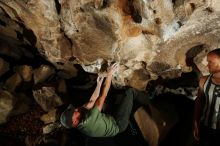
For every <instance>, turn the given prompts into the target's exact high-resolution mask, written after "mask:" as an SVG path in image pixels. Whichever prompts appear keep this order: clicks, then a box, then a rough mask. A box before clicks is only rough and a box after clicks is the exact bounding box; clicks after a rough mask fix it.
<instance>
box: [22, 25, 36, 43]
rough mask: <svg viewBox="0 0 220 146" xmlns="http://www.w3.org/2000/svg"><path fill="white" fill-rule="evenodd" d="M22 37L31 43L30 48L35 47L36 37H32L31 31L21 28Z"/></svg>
mask: <svg viewBox="0 0 220 146" xmlns="http://www.w3.org/2000/svg"><path fill="white" fill-rule="evenodd" d="M23 29H24V30H23V35H24V37H25V38H26V39H27V40H28V41H29V42H30V43H31V45H32V46H35V44H36V42H37V37H36V36H35V35H34V32H33V31H32V30H31V29H27V28H25V27H24V28H23Z"/></svg>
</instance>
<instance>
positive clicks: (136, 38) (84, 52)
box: [0, 0, 220, 89]
mask: <svg viewBox="0 0 220 146" xmlns="http://www.w3.org/2000/svg"><path fill="white" fill-rule="evenodd" d="M0 8H1V11H0V12H1V17H0V18H1V20H6V19H5V18H3V16H7V17H8V18H9V19H10V20H11V22H13V23H15V24H16V23H21V24H23V25H24V27H25V28H28V29H30V30H32V31H33V34H34V35H35V37H36V39H37V40H36V44H35V46H36V47H37V48H38V51H39V52H40V53H41V55H42V56H44V57H45V58H46V59H47V60H49V61H50V62H51V63H52V64H54V65H55V67H57V68H58V69H63V70H67V71H68V72H69V73H70V74H73V73H74V72H76V71H75V67H74V66H73V64H80V65H81V66H82V67H83V68H84V70H85V71H87V72H92V73H97V72H99V70H100V69H101V66H102V64H104V63H106V62H107V63H108V64H110V63H111V62H119V63H120V69H119V71H118V73H117V74H116V75H115V78H114V81H113V82H114V85H115V86H118V87H120V86H125V85H128V86H132V87H135V88H139V89H144V88H145V86H146V85H147V83H148V81H149V80H152V79H156V78H157V76H162V77H163V78H175V77H178V76H180V75H181V73H182V72H190V71H191V70H192V67H191V66H190V65H189V64H187V60H189V58H190V57H191V58H190V59H194V63H195V64H196V65H197V66H198V68H199V69H200V71H201V72H202V73H204V74H205V73H206V72H207V70H206V68H205V65H204V64H205V63H204V62H205V61H204V60H205V59H204V56H205V54H206V53H207V52H208V51H209V50H212V49H215V48H216V47H220V43H219V42H220V41H219V39H220V35H219V34H220V33H219V32H220V25H219V24H220V12H219V11H220V2H219V1H218V0H207V1H203V0H175V1H171V0H132V1H128V0H109V1H105V0H60V1H59V3H58V2H57V3H55V1H53V0H48V1H45V0H38V1H34V0H28V1H20V0H13V1H12V0H0ZM4 22H5V23H6V24H7V25H8V24H9V23H8V22H9V21H4ZM11 24H12V23H11ZM15 24H13V25H12V26H14V27H2V26H1V27H0V30H1V33H3V34H4V35H7V33H5V32H10V33H8V37H15V33H14V31H15V29H17V30H19V31H20V29H18V27H15V26H16V25H15ZM21 33H22V31H21ZM24 43H28V42H27V41H24ZM198 48H199V49H201V51H199V49H198ZM194 50H195V51H194ZM192 52H193V53H192Z"/></svg>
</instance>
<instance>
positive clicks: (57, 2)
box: [55, 0, 61, 14]
mask: <svg viewBox="0 0 220 146" xmlns="http://www.w3.org/2000/svg"><path fill="white" fill-rule="evenodd" d="M55 4H56V9H57V13H58V14H60V10H61V5H60V3H59V0H55Z"/></svg>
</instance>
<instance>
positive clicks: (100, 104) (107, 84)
mask: <svg viewBox="0 0 220 146" xmlns="http://www.w3.org/2000/svg"><path fill="white" fill-rule="evenodd" d="M111 79H112V75H109V76H108V77H107V78H106V80H105V82H104V85H103V90H102V93H101V95H100V97H99V98H98V99H97V102H96V105H97V107H98V109H99V111H101V110H102V108H103V104H104V102H105V99H106V96H107V95H108V91H109V89H110V87H111Z"/></svg>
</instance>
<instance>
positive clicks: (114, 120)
mask: <svg viewBox="0 0 220 146" xmlns="http://www.w3.org/2000/svg"><path fill="white" fill-rule="evenodd" d="M117 67H118V65H117V64H113V65H112V66H110V67H109V68H108V69H107V77H106V79H105V81H104V84H103V90H102V92H101V94H100V89H101V86H102V82H103V77H102V76H99V77H98V79H97V86H96V88H95V91H94V93H93V94H92V96H91V98H90V100H89V102H87V103H86V104H84V105H83V106H82V107H78V108H74V107H73V106H72V105H70V106H69V107H68V108H67V109H66V110H65V111H64V112H63V113H62V114H61V117H60V122H61V124H62V125H63V126H64V127H66V128H72V127H73V128H77V129H78V130H79V131H80V132H81V133H83V134H84V135H87V136H89V137H112V136H115V135H116V134H118V133H121V132H123V131H124V130H125V129H126V128H127V126H128V124H129V118H130V114H131V111H132V107H133V101H134V100H135V98H145V99H146V102H147V103H146V104H148V100H147V98H146V94H145V92H142V91H138V90H135V89H128V90H127V91H126V92H125V94H124V97H123V98H122V100H121V102H120V104H119V106H118V109H117V110H116V113H115V114H114V115H107V114H105V113H102V108H103V104H104V102H105V99H106V96H107V94H108V91H109V89H110V86H111V80H112V75H113V74H114V73H115V71H116V70H117Z"/></svg>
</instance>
